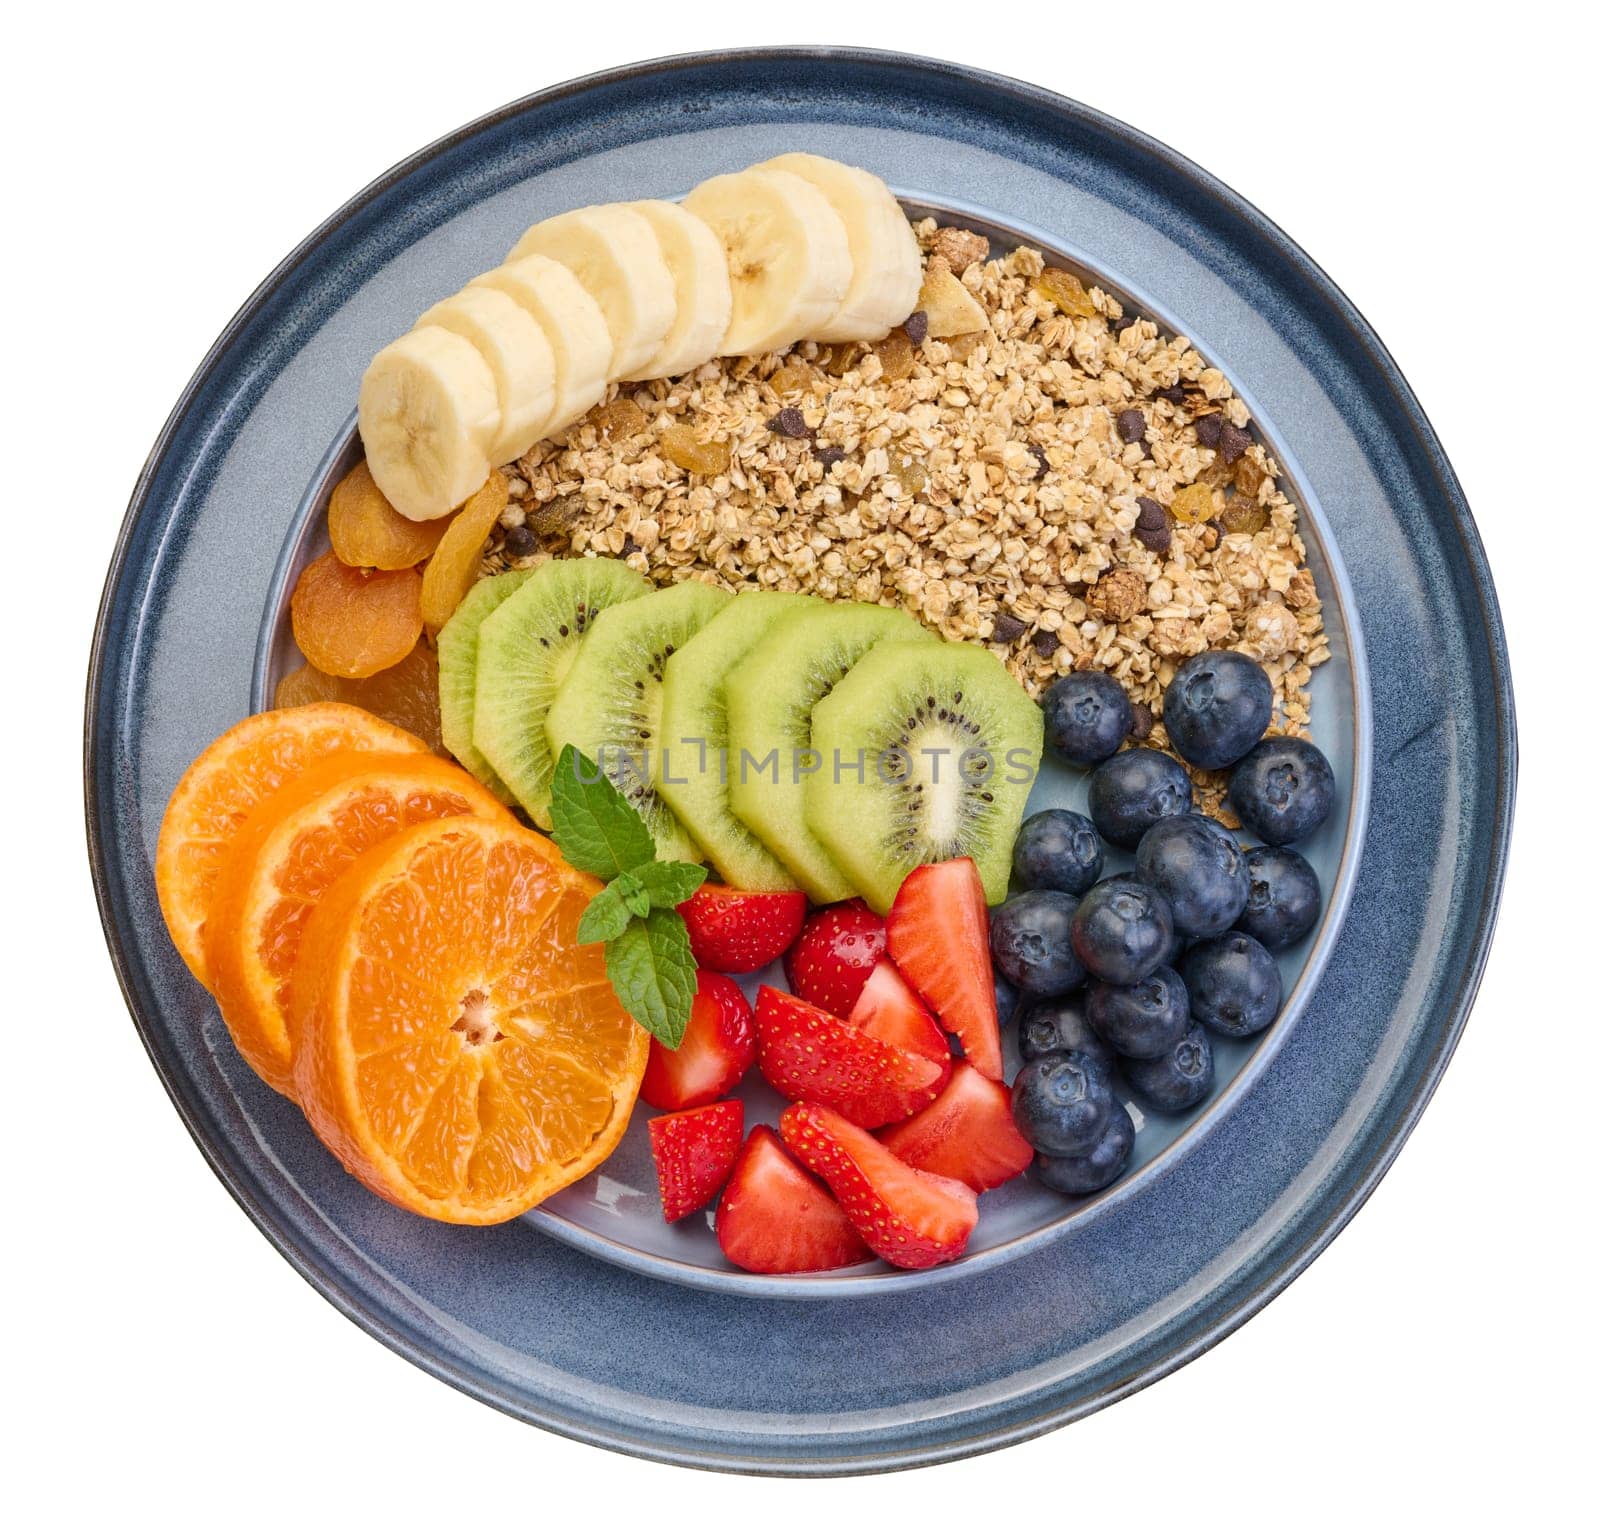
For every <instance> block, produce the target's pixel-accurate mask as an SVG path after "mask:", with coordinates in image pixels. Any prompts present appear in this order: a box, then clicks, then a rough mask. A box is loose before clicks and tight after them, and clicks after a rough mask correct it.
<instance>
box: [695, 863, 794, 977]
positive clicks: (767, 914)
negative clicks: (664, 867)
mask: <svg viewBox="0 0 1600 1523" xmlns="http://www.w3.org/2000/svg"><path fill="white" fill-rule="evenodd" d="M678 913H679V914H680V915H682V916H683V923H684V925H686V926H687V927H688V928H689V946H690V948H691V949H692V950H693V952H694V960H695V961H696V962H697V963H699V964H700V966H701V967H702V968H710V969H711V970H712V971H713V972H717V973H753V972H755V970H756V969H757V968H764V967H766V965H767V964H768V963H769V962H771V961H772V959H773V958H775V957H781V956H782V955H783V954H784V953H785V952H786V951H787V950H788V948H789V944H790V943H791V942H792V941H793V940H794V939H795V937H796V936H798V935H799V934H800V927H801V926H802V925H804V924H805V919H806V896H805V895H804V894H803V893H801V892H800V891H799V890H798V889H796V890H795V891H794V892H793V893H788V894H752V893H747V892H746V891H745V890H744V889H742V888H729V887H728V885H727V884H725V883H702V884H701V885H700V887H699V888H697V889H696V890H695V891H694V893H692V894H691V895H690V896H689V897H688V898H687V899H686V900H684V902H683V903H682V904H680V905H679V906H678Z"/></svg>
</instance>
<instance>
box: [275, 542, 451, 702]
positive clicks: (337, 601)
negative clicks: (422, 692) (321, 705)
mask: <svg viewBox="0 0 1600 1523" xmlns="http://www.w3.org/2000/svg"><path fill="white" fill-rule="evenodd" d="M289 622H290V624H291V625H292V626H293V628H294V643H295V644H296V645H298V646H299V647H300V654H301V655H303V656H304V657H305V658H306V660H307V661H309V662H310V663H311V664H312V665H313V666H314V667H316V669H317V670H318V671H319V672H326V673H327V674H328V675H329V676H330V677H370V676H371V675H372V674H373V673H374V672H381V671H382V670H383V669H384V668H385V667H386V666H393V665H394V664H395V663H396V662H397V661H403V660H404V659H405V658H406V657H407V656H408V655H409V654H410V653H411V648H412V647H413V646H414V645H415V644H416V643H417V639H418V637H419V636H420V635H421V634H422V578H421V577H420V576H418V575H417V573H416V572H415V571H410V570H407V571H362V570H359V569H357V568H356V567H354V566H347V565H345V563H344V562H343V561H341V560H340V559H339V557H338V556H337V555H335V554H334V553H333V551H331V550H330V551H329V552H328V553H327V554H326V555H320V556H318V557H317V559H316V560H314V561H312V562H311V564H310V565H309V566H307V567H306V568H305V570H304V571H302V572H301V573H300V579H299V580H298V581H297V582H296V583H295V584H294V591H293V593H291V594H290V596H289Z"/></svg>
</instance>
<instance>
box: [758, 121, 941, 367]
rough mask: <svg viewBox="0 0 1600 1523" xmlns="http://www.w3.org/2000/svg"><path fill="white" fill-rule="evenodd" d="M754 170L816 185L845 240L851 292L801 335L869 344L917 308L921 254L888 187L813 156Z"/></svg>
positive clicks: (786, 158) (789, 156) (794, 156)
mask: <svg viewBox="0 0 1600 1523" xmlns="http://www.w3.org/2000/svg"><path fill="white" fill-rule="evenodd" d="M757 167H758V168H760V169H779V170H787V171H788V172H789V173H790V174H796V175H799V176H800V178H801V179H802V180H805V181H808V182H809V183H810V184H812V185H814V186H816V188H817V189H818V190H820V191H821V192H822V194H823V195H824V196H826V197H827V198H828V204H829V205H830V206H832V207H833V209H834V210H835V211H836V212H838V214H839V217H840V220H841V221H843V223H844V227H845V232H846V233H847V234H848V235H849V238H850V261H851V264H852V265H853V266H854V269H855V273H854V275H853V276H852V277H851V280H850V289H849V290H848V291H846V292H845V297H844V302H843V303H842V305H841V306H840V308H839V310H838V311H837V312H835V313H834V315H833V316H832V317H831V318H829V319H828V321H827V322H826V323H824V324H823V325H822V326H821V327H819V328H814V329H812V331H811V332H810V333H808V334H806V337H807V338H814V339H816V340H818V342H820V343H824V344H842V343H849V342H853V341H862V342H872V341H874V340H876V339H880V338H882V337H883V336H884V335H885V334H886V333H887V332H888V331H889V330H890V329H891V328H895V327H898V326H899V325H900V324H901V323H903V322H904V321H905V320H906V319H907V318H908V317H909V316H910V315H911V313H912V311H913V310H914V308H915V307H916V303H917V290H918V287H919V286H920V285H921V284H922V256H921V254H920V253H919V252H918V249H917V239H916V234H914V233H913V232H912V231H911V224H910V223H909V222H908V221H906V214H905V213H904V212H903V211H901V210H900V203H899V202H898V201H896V200H895V198H894V193H893V192H892V191H891V190H890V189H889V187H888V186H887V185H885V184H884V183H883V181H882V180H880V179H879V178H878V177H877V175H875V174H869V173H868V172H867V171H866V170H865V169H857V168H855V167H854V166H853V165H850V164H841V163H840V162H839V161H838V160H837V159H825V158H822V157H821V156H820V155H818V154H815V153H785V154H781V155H780V156H779V157H778V158H775V159H768V160H767V162H766V163H765V164H761V165H758V166H757Z"/></svg>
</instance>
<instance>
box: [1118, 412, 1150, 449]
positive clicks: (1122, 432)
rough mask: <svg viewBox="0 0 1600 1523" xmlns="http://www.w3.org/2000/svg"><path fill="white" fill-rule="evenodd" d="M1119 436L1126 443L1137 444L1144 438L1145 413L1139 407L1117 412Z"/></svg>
mask: <svg viewBox="0 0 1600 1523" xmlns="http://www.w3.org/2000/svg"><path fill="white" fill-rule="evenodd" d="M1117 437H1118V438H1119V439H1121V440H1122V442H1123V443H1124V444H1137V443H1138V442H1139V441H1140V440H1141V439H1142V438H1144V414H1143V413H1142V412H1140V411H1139V409H1138V408H1137V407H1130V408H1128V409H1127V411H1126V412H1119V413H1118V414H1117Z"/></svg>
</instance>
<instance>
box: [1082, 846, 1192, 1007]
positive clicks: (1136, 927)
mask: <svg viewBox="0 0 1600 1523" xmlns="http://www.w3.org/2000/svg"><path fill="white" fill-rule="evenodd" d="M1175 934H1176V933H1175V932H1174V931H1173V928H1172V910H1171V907H1170V906H1169V905H1168V904H1167V901H1166V897H1165V896H1164V895H1163V894H1162V893H1160V891H1159V890H1157V889H1153V888H1151V887H1150V885H1149V884H1148V883H1141V882H1140V881H1139V880H1138V879H1137V878H1135V877H1134V876H1133V875H1132V874H1131V873H1118V874H1117V876H1116V877H1114V878H1102V879H1101V880H1100V881H1099V882H1098V883H1097V884H1095V886H1094V887H1093V888H1091V889H1090V890H1089V892H1088V893H1087V894H1085V895H1084V896H1083V899H1082V901H1081V902H1080V903H1079V905H1078V912H1077V913H1076V914H1075V915H1074V916H1073V917H1072V949H1073V951H1075V952H1076V953H1077V954H1078V960H1079V961H1080V962H1081V963H1082V964H1083V966H1084V967H1085V968H1086V969H1087V970H1088V971H1089V972H1090V973H1091V974H1093V975H1094V977H1096V978H1098V979H1100V980H1101V981H1102V982H1103V983H1108V984H1137V983H1141V982H1143V980H1145V979H1146V978H1148V977H1149V976H1150V975H1151V974H1152V973H1154V972H1155V970H1156V968H1157V967H1159V966H1160V964H1161V963H1162V962H1163V961H1165V960H1166V959H1167V958H1169V957H1171V956H1172V955H1173V949H1174V946H1175V942H1174V940H1173V937H1174V935H1175Z"/></svg>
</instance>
